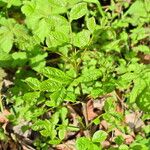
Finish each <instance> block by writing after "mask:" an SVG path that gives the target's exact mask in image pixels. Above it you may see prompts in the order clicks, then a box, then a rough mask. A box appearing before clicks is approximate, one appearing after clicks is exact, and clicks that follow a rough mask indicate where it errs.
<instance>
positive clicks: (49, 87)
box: [40, 79, 62, 92]
mask: <svg viewBox="0 0 150 150" xmlns="http://www.w3.org/2000/svg"><path fill="white" fill-rule="evenodd" d="M60 88H62V84H60V83H59V82H56V81H53V80H51V79H48V80H45V81H43V82H41V86H40V89H41V90H42V91H49V92H54V91H57V90H59V89H60Z"/></svg>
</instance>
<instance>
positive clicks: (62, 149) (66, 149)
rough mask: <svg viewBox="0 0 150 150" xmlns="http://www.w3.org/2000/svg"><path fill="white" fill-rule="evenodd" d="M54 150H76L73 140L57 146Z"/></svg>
mask: <svg viewBox="0 0 150 150" xmlns="http://www.w3.org/2000/svg"><path fill="white" fill-rule="evenodd" d="M56 150H76V149H75V140H69V141H67V142H66V143H64V144H59V145H57V146H56Z"/></svg>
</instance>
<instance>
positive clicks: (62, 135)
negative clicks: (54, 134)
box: [58, 127, 66, 140]
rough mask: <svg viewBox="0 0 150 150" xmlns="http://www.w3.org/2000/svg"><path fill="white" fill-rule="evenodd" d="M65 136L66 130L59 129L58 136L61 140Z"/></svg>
mask: <svg viewBox="0 0 150 150" xmlns="http://www.w3.org/2000/svg"><path fill="white" fill-rule="evenodd" d="M65 135H66V128H65V127H63V128H61V129H59V131H58V136H59V138H60V139H61V140H63V139H64V138H65Z"/></svg>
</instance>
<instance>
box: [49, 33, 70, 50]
mask: <svg viewBox="0 0 150 150" xmlns="http://www.w3.org/2000/svg"><path fill="white" fill-rule="evenodd" d="M68 42H69V39H68V37H67V35H66V34H65V33H63V32H61V31H51V32H50V33H49V35H48V36H47V38H46V44H47V46H48V47H49V48H56V47H60V46H64V45H65V44H66V43H68Z"/></svg>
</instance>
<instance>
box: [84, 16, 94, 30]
mask: <svg viewBox="0 0 150 150" xmlns="http://www.w3.org/2000/svg"><path fill="white" fill-rule="evenodd" d="M86 25H87V28H88V29H89V30H90V31H91V32H93V31H94V30H95V28H96V22H95V18H94V17H91V18H88V19H87V20H86Z"/></svg>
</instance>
